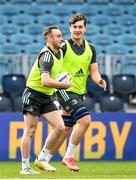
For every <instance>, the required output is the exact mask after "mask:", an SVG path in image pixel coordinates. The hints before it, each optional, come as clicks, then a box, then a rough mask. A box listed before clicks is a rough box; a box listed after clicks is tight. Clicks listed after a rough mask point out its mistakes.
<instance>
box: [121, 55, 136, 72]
mask: <svg viewBox="0 0 136 180" xmlns="http://www.w3.org/2000/svg"><path fill="white" fill-rule="evenodd" d="M121 72H122V73H123V74H132V75H135V76H136V56H134V55H133V54H132V56H131V55H130V56H126V57H125V59H124V61H123V62H122V64H121Z"/></svg>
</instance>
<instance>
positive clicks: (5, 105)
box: [0, 94, 12, 112]
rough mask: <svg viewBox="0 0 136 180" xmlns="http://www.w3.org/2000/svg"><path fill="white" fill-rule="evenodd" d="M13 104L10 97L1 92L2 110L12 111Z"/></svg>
mask: <svg viewBox="0 0 136 180" xmlns="http://www.w3.org/2000/svg"><path fill="white" fill-rule="evenodd" d="M11 111H12V104H11V101H10V98H8V97H6V96H5V95H4V94H0V112H11Z"/></svg>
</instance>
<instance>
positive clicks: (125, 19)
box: [118, 15, 136, 27]
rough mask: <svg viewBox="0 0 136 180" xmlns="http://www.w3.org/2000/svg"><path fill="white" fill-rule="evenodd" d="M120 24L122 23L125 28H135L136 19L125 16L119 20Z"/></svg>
mask: <svg viewBox="0 0 136 180" xmlns="http://www.w3.org/2000/svg"><path fill="white" fill-rule="evenodd" d="M118 23H120V24H121V25H123V26H127V27H129V26H134V25H135V24H136V20H135V17H133V16H130V15H125V16H121V17H120V18H119V19H118Z"/></svg>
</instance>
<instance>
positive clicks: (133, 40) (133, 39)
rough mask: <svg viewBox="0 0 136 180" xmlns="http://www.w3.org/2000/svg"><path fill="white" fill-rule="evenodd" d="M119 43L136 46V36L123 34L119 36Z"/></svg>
mask: <svg viewBox="0 0 136 180" xmlns="http://www.w3.org/2000/svg"><path fill="white" fill-rule="evenodd" d="M119 43H120V44H124V45H127V46H135V45H136V36H135V35H132V34H128V35H122V36H120V37H119Z"/></svg>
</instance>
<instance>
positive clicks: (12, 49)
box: [0, 43, 19, 55]
mask: <svg viewBox="0 0 136 180" xmlns="http://www.w3.org/2000/svg"><path fill="white" fill-rule="evenodd" d="M0 49H1V52H2V53H3V54H8V55H9V54H17V53H18V52H19V49H18V46H17V45H15V44H12V43H9V44H3V45H1V47H0Z"/></svg>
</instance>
